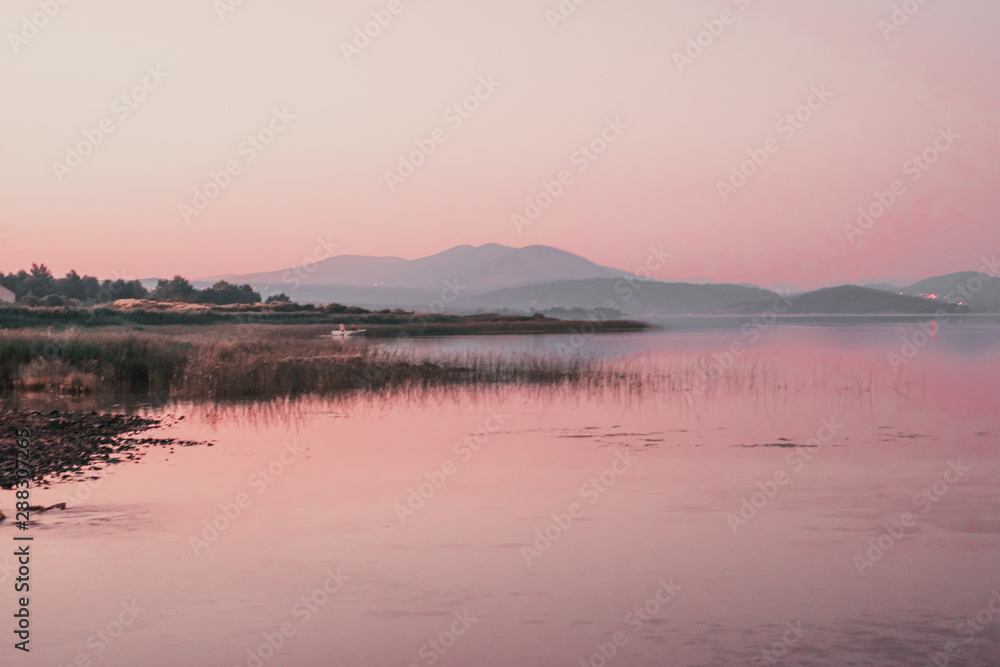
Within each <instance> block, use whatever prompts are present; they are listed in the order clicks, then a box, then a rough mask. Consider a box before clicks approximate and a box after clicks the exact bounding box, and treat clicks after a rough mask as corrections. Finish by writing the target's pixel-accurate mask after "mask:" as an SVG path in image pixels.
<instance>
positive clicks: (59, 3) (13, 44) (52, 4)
mask: <svg viewBox="0 0 1000 667" xmlns="http://www.w3.org/2000/svg"><path fill="white" fill-rule="evenodd" d="M37 2H38V10H39V11H37V12H33V13H32V14H30V15H28V14H26V15H24V16H22V17H21V28H20V29H19V30H18V31H17V32H14V31H13V30H12V31H10V32H8V33H7V41H8V42H10V48H11V49H13V50H14V53H15V54H17V53H20V52H21V49H22V48H24V47H25V46H27V45H28V42H30V41H31V40H33V39H34V38H35V37H38V35H39V33H41V31H42V30H43V29H44V28H45V27H46V26H47V25H49V23H51V22H52V20H53V19H54V18H55V17H57V16H59V14H60V13H61V12H62V8H63V7H65V6H66V5H68V4H69V3H70V0H37Z"/></svg>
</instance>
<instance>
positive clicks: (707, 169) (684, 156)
mask: <svg viewBox="0 0 1000 667" xmlns="http://www.w3.org/2000/svg"><path fill="white" fill-rule="evenodd" d="M237 2H238V0H216V2H214V3H213V1H212V0H174V1H172V2H169V3H167V2H162V3H137V2H134V1H127V0H88V1H87V2H82V1H80V2H69V3H68V4H66V5H61V4H59V3H58V2H57V1H56V0H10V1H9V2H6V3H4V6H3V9H0V28H2V29H3V32H4V45H3V47H0V51H2V53H0V82H2V87H3V96H4V98H3V104H2V105H0V124H2V127H3V137H4V140H3V149H2V151H0V205H2V217H0V270H3V271H5V272H9V271H13V270H17V269H20V268H24V267H26V266H28V265H30V263H31V262H33V261H35V262H45V263H47V264H48V265H49V266H50V267H51V268H52V270H53V271H54V272H55V273H57V274H59V275H61V274H62V273H64V272H66V271H67V270H69V269H71V268H75V269H77V270H78V271H80V272H86V273H89V274H93V275H97V276H99V277H102V278H113V277H122V276H125V277H129V278H146V277H152V276H171V275H174V274H177V273H180V274H183V275H186V276H188V277H190V278H198V277H203V276H208V275H216V274H224V273H249V272H255V271H267V270H276V269H282V268H286V267H289V266H294V265H298V264H301V263H302V262H303V260H304V259H305V258H308V257H312V256H315V253H316V251H317V249H318V248H321V247H322V246H323V244H326V245H327V246H329V244H330V243H331V242H332V243H335V244H337V245H336V252H337V253H343V254H358V255H395V256H401V257H406V258H415V257H420V256H424V255H429V254H433V253H436V252H440V251H442V250H445V249H447V248H449V247H451V246H454V245H458V244H473V245H480V244H484V243H502V244H505V245H511V246H526V245H532V244H545V245H552V246H556V247H559V248H563V249H565V250H569V251H571V252H575V253H578V254H580V255H583V256H585V257H587V258H588V259H591V260H593V261H595V262H597V263H599V264H603V265H607V266H612V267H616V268H620V269H624V270H627V271H628V270H633V269H635V268H636V267H638V266H641V265H643V264H644V263H645V261H646V258H647V256H648V255H649V248H650V246H655V247H660V246H663V247H664V248H665V249H666V250H667V251H669V252H670V253H672V257H671V261H670V263H669V264H667V265H665V266H664V267H663V268H662V269H661V270H660V271H659V274H658V276H657V277H660V278H663V279H700V280H711V281H717V282H721V281H732V282H753V283H757V284H761V285H774V284H777V283H791V284H794V285H798V286H802V287H818V286H823V285H828V284H833V283H841V282H847V281H861V282H864V281H867V280H869V279H890V280H896V281H898V282H901V283H902V282H906V281H908V280H915V279H919V278H922V277H925V276H928V275H933V274H940V273H947V272H951V271H957V270H967V269H977V268H979V266H980V264H981V263H982V261H981V258H982V257H983V256H986V257H992V256H993V255H995V254H997V251H998V248H997V245H996V244H997V238H998V235H997V229H998V225H997V223H998V221H1000V215H998V214H1000V188H998V187H997V183H998V182H1000V79H998V78H997V74H996V67H997V64H998V63H1000V40H997V38H996V35H997V34H998V33H1000V12H998V11H997V4H996V2H995V0H966V1H963V2H944V1H943V0H938V1H928V2H926V4H923V5H920V4H919V3H918V2H917V1H916V0H908V1H907V2H902V1H901V0H838V1H837V2H819V1H813V0H770V1H768V2H763V1H759V0H720V1H692V2H684V3H680V2H654V1H653V0H589V1H587V2H584V3H583V4H582V5H581V6H579V7H577V8H576V10H575V12H574V13H573V14H572V15H570V16H565V17H564V16H561V15H558V14H556V13H555V12H558V11H559V9H558V8H559V7H560V4H562V5H563V6H575V5H573V3H572V2H570V1H569V0H565V1H564V2H562V3H560V1H559V0H530V1H529V0H504V2H499V1H496V0H492V1H487V0H391V1H390V0H347V1H344V2H335V3H331V2H318V1H316V0H289V1H286V2H281V3H278V2H266V1H265V0H243V1H242V2H241V3H239V4H238V6H235V7H231V6H230V5H236V3H237ZM894 2H895V4H896V6H897V9H896V10H895V11H896V15H895V17H893V14H894V8H893V6H894ZM49 5H51V7H50V9H49V11H50V12H55V14H54V16H52V17H49V16H47V15H45V13H44V12H45V9H44V8H43V7H48V6H49ZM903 6H905V8H907V9H910V10H911V11H913V12H914V13H913V14H912V15H907V14H906V13H905V12H904V10H903V9H902V7H903ZM53 8H54V9H53ZM226 9H230V10H231V11H226ZM393 9H395V10H396V13H395V14H393V13H392V10H393ZM373 12H374V15H373ZM893 18H895V21H896V23H893ZM379 19H381V20H382V22H383V23H385V24H386V25H385V26H384V27H383V26H379V25H378V24H377V23H372V25H371V26H369V28H370V29H371V32H372V33H377V34H376V36H375V37H372V38H370V39H369V38H366V40H367V42H366V41H363V40H361V39H358V38H357V35H358V32H357V31H356V29H358V30H361V31H363V30H364V27H365V24H366V23H370V22H373V21H377V20H379ZM904 19H905V20H904ZM880 21H881V22H882V23H881V25H880ZM897 24H898V25H897ZM37 25H41V26H42V27H40V28H37V27H36V26H37ZM376 27H377V28H378V29H377V30H376V29H375V28H376ZM897 28H898V29H897ZM712 30H714V31H715V32H716V33H718V34H717V35H716V34H712ZM699 33H702V34H701V35H700V36H699ZM689 39H690V40H691V41H689ZM699 39H700V40H701V42H702V43H703V45H704V46H701V47H698V48H700V50H701V53H700V54H699V53H698V49H696V48H693V47H691V44H692V43H697V41H698V40H699ZM685 51H687V53H686V54H685ZM677 54H682V55H684V57H685V58H687V60H684V59H682V58H680V57H679V56H678V55H677ZM477 93H478V95H479V97H478V99H477V98H476V97H475V95H476V94H477ZM470 96H473V97H472V98H470ZM466 98H470V99H468V101H467V102H465V104H466V105H467V106H466V107H465V108H463V109H462V110H461V111H459V110H455V109H454V108H453V107H454V105H456V104H460V105H461V104H462V103H463V100H466ZM808 104H811V105H812V108H809V106H808ZM803 105H807V106H804V107H803ZM800 107H802V108H801V109H800ZM797 109H798V112H799V114H800V116H799V119H798V120H794V121H793V122H790V121H787V120H783V119H784V118H785V116H786V114H790V113H791V114H794V113H795V112H796V110H797ZM102 128H103V129H102ZM108 130H111V131H108ZM602 133H603V134H604V138H603V139H599V138H600V137H601V136H602ZM88 137H89V138H88ZM250 137H257V138H254V139H252V140H251V139H250ZM435 139H436V140H437V141H435ZM605 140H609V141H608V143H606V144H605V143H604V141H605ZM268 141H270V143H267V142H268ZM592 141H594V142H595V144H594V145H595V150H599V149H605V148H606V150H604V152H603V153H602V154H600V155H596V154H593V153H592V154H591V155H592V156H593V159H591V158H588V157H587V156H586V155H585V154H584V153H582V152H580V149H581V146H585V145H588V144H591V142H592ZM81 144H82V146H81ZM93 144H97V145H96V146H94V145H93ZM418 144H421V145H423V146H424V147H425V149H427V148H428V147H430V146H433V152H432V153H431V154H430V155H429V156H426V157H424V156H423V155H420V156H419V157H420V158H421V159H419V160H418V161H419V162H422V164H420V166H417V167H416V168H415V169H414V171H413V173H412V175H409V172H408V171H406V170H405V169H404V170H403V172H404V174H405V175H406V177H405V178H404V177H402V176H400V175H399V174H400V172H399V167H400V156H401V155H404V156H405V155H409V154H410V153H412V152H413V151H416V150H418ZM78 148H79V150H78ZM748 151H750V153H748ZM925 151H926V152H927V157H928V159H930V158H933V164H923V165H922V166H921V165H920V164H917V163H916V162H913V158H914V157H915V156H920V155H921V154H924V153H925ZM428 152H429V151H428ZM71 153H74V154H81V153H87V154H86V155H80V156H79V159H77V158H76V156H75V155H74V154H71ZM753 155H756V156H757V158H758V161H759V162H763V164H760V165H759V166H758V165H757V164H756V163H749V165H748V166H746V167H745V170H746V171H748V172H753V173H752V175H750V176H749V177H747V178H746V179H745V183H743V182H742V181H740V180H737V181H736V182H737V183H740V185H739V187H735V186H733V187H731V188H723V190H725V192H720V182H723V183H725V182H729V183H730V185H731V186H732V183H733V182H732V181H730V180H729V179H730V177H731V175H732V172H733V169H734V166H735V168H736V169H737V170H739V167H740V165H741V163H743V162H745V161H747V160H750V159H752V156H753ZM762 156H763V157H766V160H763V159H762ZM922 161H923V159H921V162H922ZM73 165H76V166H73ZM227 167H228V168H230V169H231V171H232V173H231V174H226V173H225V172H226V169H227ZM393 171H396V174H397V176H396V177H390V178H387V176H386V173H387V172H393ZM213 172H215V173H216V180H217V181H220V182H222V183H226V182H228V184H227V185H226V187H224V188H216V187H215V186H214V184H212V180H211V176H210V174H211V173H213ZM561 172H563V173H562V174H560V173H561ZM560 175H561V176H562V179H563V183H559V180H560ZM894 181H898V182H897V183H895V186H894ZM543 182H545V183H549V189H550V190H551V191H552V192H556V193H558V196H556V197H554V198H553V199H552V200H551V202H550V201H549V200H548V194H547V193H546V190H545V187H544V185H543ZM210 184H212V185H210ZM206 186H208V191H209V192H208V193H205V190H206ZM196 189H197V190H198V191H200V192H202V193H203V194H214V195H216V196H214V197H213V198H211V199H209V198H208V197H206V199H205V200H204V201H201V200H199V199H198V196H196V195H195V190H196ZM893 189H895V193H894V192H893ZM216 190H218V191H217V192H216ZM560 190H561V193H560ZM876 193H884V194H878V195H876ZM879 198H881V199H882V200H883V203H882V204H879V203H878V199H879ZM526 199H534V200H538V199H541V201H542V202H544V203H548V204H550V205H549V206H548V207H547V208H545V209H544V210H542V211H541V212H540V215H538V216H537V217H536V218H535V219H533V220H529V224H518V223H516V222H515V219H514V218H513V217H512V216H514V215H515V214H518V215H521V216H527V213H526V207H527V204H526ZM890 200H891V203H888V204H887V205H886V208H887V211H886V212H885V214H884V215H882V216H881V217H880V218H878V219H874V220H873V223H872V224H871V225H870V226H869V228H868V229H867V230H864V229H860V228H858V229H855V230H854V231H853V232H852V231H851V230H850V229H845V225H856V224H857V220H858V209H859V207H863V208H866V209H867V208H870V207H872V206H873V202H874V203H875V206H874V208H873V210H875V211H878V210H879V207H881V206H883V205H884V204H885V203H886V202H890ZM199 204H207V205H205V206H203V210H199V206H198V205H199ZM184 207H188V208H184ZM524 219H525V220H527V219H528V218H527V217H525V218H524ZM849 237H850V238H849ZM320 239H322V240H323V241H322V243H321V241H320Z"/></svg>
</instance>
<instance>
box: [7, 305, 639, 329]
mask: <svg viewBox="0 0 1000 667" xmlns="http://www.w3.org/2000/svg"><path fill="white" fill-rule="evenodd" d="M225 324H231V325H258V324H270V325H297V326H305V325H317V326H319V325H325V326H327V327H328V329H333V328H336V327H337V326H339V325H340V324H344V325H345V326H348V327H350V326H352V325H357V326H358V328H362V329H367V335H368V336H370V337H383V338H384V337H392V336H398V335H401V334H405V335H408V336H454V335H490V334H492V335H496V334H526V333H572V332H575V331H578V330H579V329H580V326H581V325H582V324H583V323H581V322H574V321H569V320H557V319H552V318H547V317H542V316H541V315H534V316H528V315H495V314H482V315H446V314H440V313H414V312H409V311H403V310H380V311H375V312H370V311H367V310H364V309H361V308H350V307H346V306H341V305H338V304H331V305H329V306H324V307H315V306H311V305H305V306H300V305H298V304H239V305H232V306H211V305H204V304H179V303H156V302H136V301H128V300H126V301H121V302H117V304H109V305H105V306H94V307H87V308H83V307H79V308H77V307H68V306H67V307H55V308H45V307H33V308H26V307H20V306H7V307H0V328H2V329H33V328H49V327H51V328H53V329H57V330H63V329H67V328H71V327H76V328H85V329H95V328H107V327H131V328H138V327H165V326H210V325H225ZM646 328H648V325H646V324H644V323H642V322H633V321H625V320H619V321H607V322H602V323H600V329H601V330H602V331H638V330H642V329H646Z"/></svg>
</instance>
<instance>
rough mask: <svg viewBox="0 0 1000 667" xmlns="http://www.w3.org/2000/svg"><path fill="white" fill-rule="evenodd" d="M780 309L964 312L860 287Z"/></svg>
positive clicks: (797, 298)
mask: <svg viewBox="0 0 1000 667" xmlns="http://www.w3.org/2000/svg"><path fill="white" fill-rule="evenodd" d="M772 306H773V301H772V302H759V303H751V304H744V305H742V306H740V307H737V308H730V309H728V311H727V312H730V313H734V312H739V313H754V312H763V311H765V310H766V309H768V308H771V307H772ZM779 306H780V308H782V309H784V311H783V312H782V314H785V315H882V314H886V315H888V314H907V315H910V314H913V315H921V314H928V315H932V314H934V313H936V312H938V311H939V310H945V311H947V312H958V311H960V310H962V309H961V308H960V307H959V306H956V305H953V304H947V303H944V302H941V301H934V300H931V299H924V298H920V297H915V296H906V295H901V294H892V293H890V292H884V291H882V290H879V289H872V288H870V287H859V286H857V285H841V286H839V287H827V288H825V289H820V290H816V291H814V292H805V293H803V294H795V295H792V296H791V297H789V299H788V302H787V304H786V303H784V302H783V301H782V302H779Z"/></svg>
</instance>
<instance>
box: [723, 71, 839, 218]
mask: <svg viewBox="0 0 1000 667" xmlns="http://www.w3.org/2000/svg"><path fill="white" fill-rule="evenodd" d="M832 97H833V92H831V91H829V90H827V88H826V85H825V84H824V85H820V86H813V87H812V88H811V89H810V91H809V95H808V96H807V97H806V99H805V101H804V102H803V103H802V104H800V105H799V106H798V107H796V108H795V109H794V110H792V111H790V112H788V113H786V114H785V115H784V116H782V117H781V118H779V119H778V120H777V122H775V124H774V131H775V132H776V133H777V134H778V135H779V136H780V137H781V139H778V138H777V137H774V136H771V137H768V138H767V139H765V140H764V141H763V142H762V143H761V145H760V146H759V147H756V148H748V149H747V152H746V154H747V159H745V160H743V161H742V162H738V163H737V162H734V163H733V164H732V166H731V167H730V169H729V178H727V179H726V180H725V181H716V184H715V187H716V189H717V190H718V191H719V196H720V197H722V201H724V202H725V201H729V198H730V197H731V196H732V195H734V194H736V192H737V191H738V190H739V189H740V188H742V187H743V186H744V185H746V184H747V182H748V181H749V179H751V178H752V177H753V176H754V175H755V174H756V173H757V172H758V171H759V170H760V168H761V167H763V166H764V165H765V164H767V161H768V160H770V159H771V156H772V155H774V154H775V153H777V152H778V151H779V150H780V149H781V140H784V141H790V140H791V138H792V137H794V136H795V133H796V132H798V131H799V130H801V129H802V128H803V127H805V124H806V123H808V122H809V121H810V120H811V119H812V117H813V114H815V113H816V112H817V111H819V110H820V109H822V108H823V107H824V106H826V103H827V102H829V101H830V98H832Z"/></svg>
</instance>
